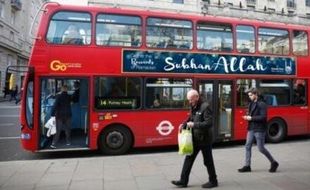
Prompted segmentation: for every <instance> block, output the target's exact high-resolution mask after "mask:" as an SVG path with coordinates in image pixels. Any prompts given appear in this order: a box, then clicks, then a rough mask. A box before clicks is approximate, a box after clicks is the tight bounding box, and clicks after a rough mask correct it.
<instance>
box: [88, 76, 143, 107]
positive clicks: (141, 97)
mask: <svg viewBox="0 0 310 190" xmlns="http://www.w3.org/2000/svg"><path fill="white" fill-rule="evenodd" d="M99 78H138V79H139V80H140V85H141V86H140V99H139V101H140V106H138V107H137V108H134V109H129V108H125V109H98V108H97V106H96V88H97V86H96V79H99ZM92 83H93V86H94V89H93V93H91V94H92V96H91V98H90V100H92V104H93V109H94V111H95V112H97V113H100V112H104V111H116V112H126V111H139V110H142V109H143V104H142V103H143V93H144V92H143V84H144V82H143V77H141V76H140V77H139V76H127V75H124V76H120V75H111V76H110V75H94V76H93V79H92ZM103 97H105V96H103ZM106 97H107V98H108V97H109V96H106ZM110 97H111V96H110Z"/></svg>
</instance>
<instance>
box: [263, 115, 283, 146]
mask: <svg viewBox="0 0 310 190" xmlns="http://www.w3.org/2000/svg"><path fill="white" fill-rule="evenodd" d="M285 137H286V124H285V122H284V121H283V120H282V119H279V118H275V119H272V120H270V121H269V122H268V125H267V141H268V142H272V143H278V142H281V141H283V139H284V138H285Z"/></svg>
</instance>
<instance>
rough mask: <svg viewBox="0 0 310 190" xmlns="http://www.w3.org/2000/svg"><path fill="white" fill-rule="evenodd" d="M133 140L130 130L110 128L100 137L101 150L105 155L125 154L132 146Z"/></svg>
mask: <svg viewBox="0 0 310 190" xmlns="http://www.w3.org/2000/svg"><path fill="white" fill-rule="evenodd" d="M132 142H133V138H132V135H131V133H130V131H129V129H128V128H126V127H123V126H110V127H108V128H106V129H105V130H104V131H103V132H102V133H101V135H100V140H99V148H100V150H101V151H102V152H103V153H104V154H109V155H119V154H125V153H126V152H127V151H128V150H129V149H130V148H131V146H132Z"/></svg>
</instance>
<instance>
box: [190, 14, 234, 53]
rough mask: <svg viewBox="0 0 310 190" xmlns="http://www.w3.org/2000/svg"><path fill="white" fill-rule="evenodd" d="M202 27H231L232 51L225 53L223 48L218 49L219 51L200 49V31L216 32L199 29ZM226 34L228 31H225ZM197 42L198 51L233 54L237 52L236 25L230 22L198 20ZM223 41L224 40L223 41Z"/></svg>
mask: <svg viewBox="0 0 310 190" xmlns="http://www.w3.org/2000/svg"><path fill="white" fill-rule="evenodd" d="M201 24H202V25H207V26H208V25H210V26H220V27H223V26H226V27H227V26H229V27H230V29H231V31H230V33H231V46H230V47H231V49H229V50H227V51H225V50H223V48H220V49H217V50H213V49H206V48H204V47H203V48H199V47H198V41H199V40H198V37H199V35H198V31H205V32H206V31H215V30H210V29H208V30H206V29H198V27H199V26H201ZM224 32H226V31H224ZM195 37H196V39H195V42H196V48H197V50H199V51H209V52H221V53H233V52H234V51H235V48H236V25H234V24H232V23H228V22H216V21H209V20H197V21H196V25H195ZM221 41H222V39H221Z"/></svg>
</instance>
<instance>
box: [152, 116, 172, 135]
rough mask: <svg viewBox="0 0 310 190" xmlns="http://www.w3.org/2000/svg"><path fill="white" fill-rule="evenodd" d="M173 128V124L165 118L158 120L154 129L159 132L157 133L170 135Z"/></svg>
mask: <svg viewBox="0 0 310 190" xmlns="http://www.w3.org/2000/svg"><path fill="white" fill-rule="evenodd" d="M173 129H174V127H173V125H172V124H171V123H170V121H167V120H164V121H162V122H160V123H159V125H158V126H157V127H156V130H157V131H158V132H159V134H161V135H163V136H167V135H170V133H171V132H172V131H173Z"/></svg>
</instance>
